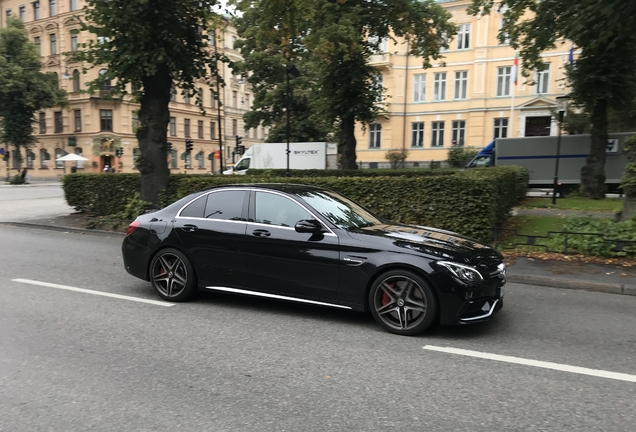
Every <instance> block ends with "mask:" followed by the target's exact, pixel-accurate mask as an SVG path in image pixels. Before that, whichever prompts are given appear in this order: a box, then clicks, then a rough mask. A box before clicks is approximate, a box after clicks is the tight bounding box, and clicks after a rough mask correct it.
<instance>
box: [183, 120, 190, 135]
mask: <svg viewBox="0 0 636 432" xmlns="http://www.w3.org/2000/svg"><path fill="white" fill-rule="evenodd" d="M183 135H184V136H185V137H186V138H190V119H183Z"/></svg>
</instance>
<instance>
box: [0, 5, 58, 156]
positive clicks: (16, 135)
mask: <svg viewBox="0 0 636 432" xmlns="http://www.w3.org/2000/svg"><path fill="white" fill-rule="evenodd" d="M40 68H41V63H40V55H39V54H38V52H37V48H36V46H35V45H34V44H33V43H32V42H31V41H29V39H28V36H27V32H26V30H25V28H24V24H23V23H22V21H21V20H20V19H19V18H16V17H9V18H7V27H6V28H0V143H6V144H8V145H11V146H13V147H14V148H15V149H16V150H17V152H16V154H17V155H18V156H21V154H22V153H23V152H21V151H20V149H21V148H30V147H31V146H32V145H33V144H34V143H35V142H36V141H37V140H36V139H35V137H33V123H34V121H35V113H36V112H37V111H40V110H42V109H44V108H51V107H54V106H64V105H65V104H66V103H67V101H66V92H65V91H64V90H60V89H59V88H58V86H59V82H58V77H57V75H56V74H54V73H43V72H41V71H40Z"/></svg>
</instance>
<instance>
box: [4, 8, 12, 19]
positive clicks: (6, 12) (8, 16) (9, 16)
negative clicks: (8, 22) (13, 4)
mask: <svg viewBox="0 0 636 432" xmlns="http://www.w3.org/2000/svg"><path fill="white" fill-rule="evenodd" d="M5 15H6V16H7V18H11V9H7V10H6V11H5Z"/></svg>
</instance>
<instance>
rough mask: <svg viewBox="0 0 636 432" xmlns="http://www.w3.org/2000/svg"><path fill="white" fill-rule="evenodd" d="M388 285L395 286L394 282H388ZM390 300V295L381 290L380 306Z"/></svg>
mask: <svg viewBox="0 0 636 432" xmlns="http://www.w3.org/2000/svg"><path fill="white" fill-rule="evenodd" d="M389 286H390V287H391V288H393V287H394V286H395V283H392V284H389ZM390 301H391V297H389V295H388V294H387V293H385V292H383V293H382V299H381V300H380V302H381V303H382V306H385V305H387V304H389V302H390Z"/></svg>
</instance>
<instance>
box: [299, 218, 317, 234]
mask: <svg viewBox="0 0 636 432" xmlns="http://www.w3.org/2000/svg"><path fill="white" fill-rule="evenodd" d="M294 228H295V229H296V232H299V233H319V232H322V223H320V221H318V220H316V219H303V220H299V221H298V222H297V223H296V226H295V227H294Z"/></svg>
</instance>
